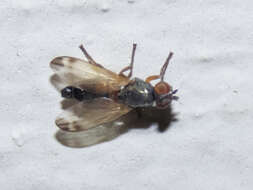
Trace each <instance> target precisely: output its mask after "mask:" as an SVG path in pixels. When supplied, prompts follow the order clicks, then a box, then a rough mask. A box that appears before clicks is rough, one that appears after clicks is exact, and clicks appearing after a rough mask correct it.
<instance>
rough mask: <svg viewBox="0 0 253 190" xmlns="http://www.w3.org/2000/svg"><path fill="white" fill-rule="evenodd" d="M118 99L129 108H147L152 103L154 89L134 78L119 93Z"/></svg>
mask: <svg viewBox="0 0 253 190" xmlns="http://www.w3.org/2000/svg"><path fill="white" fill-rule="evenodd" d="M118 99H119V101H120V102H122V103H124V104H126V105H129V106H130V107H134V108H136V107H149V106H152V105H153V102H154V89H153V87H152V86H151V85H150V84H149V83H146V82H145V81H143V80H141V79H139V78H134V79H133V80H132V81H131V82H130V83H129V84H128V85H126V86H125V87H124V88H123V89H122V90H121V91H120V92H119V95H118Z"/></svg>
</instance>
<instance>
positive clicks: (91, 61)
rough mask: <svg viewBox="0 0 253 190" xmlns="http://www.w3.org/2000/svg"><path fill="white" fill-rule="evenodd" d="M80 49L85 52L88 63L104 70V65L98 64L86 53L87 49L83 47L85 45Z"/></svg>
mask: <svg viewBox="0 0 253 190" xmlns="http://www.w3.org/2000/svg"><path fill="white" fill-rule="evenodd" d="M79 48H80V49H81V51H82V52H83V54H84V56H85V57H86V59H87V60H88V62H89V63H90V64H92V65H96V66H98V67H101V68H103V66H102V65H100V64H98V63H97V62H96V61H94V59H93V58H92V57H91V56H90V55H89V53H88V52H87V51H86V49H85V48H84V47H83V45H82V44H81V45H80V46H79Z"/></svg>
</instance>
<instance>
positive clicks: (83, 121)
mask: <svg viewBox="0 0 253 190" xmlns="http://www.w3.org/2000/svg"><path fill="white" fill-rule="evenodd" d="M130 110H131V108H129V107H128V106H126V105H123V104H119V103H116V102H114V101H112V100H110V99H106V98H98V99H94V100H92V101H84V102H80V103H77V104H75V105H73V106H72V107H70V108H68V109H66V110H65V111H64V112H63V113H62V114H61V115H60V116H58V117H57V118H56V121H55V123H56V125H57V126H58V127H59V128H60V129H62V130H65V131H71V132H76V131H84V130H87V129H90V128H92V127H96V126H98V125H101V124H104V123H108V122H111V121H114V120H116V119H118V118H119V117H120V116H122V115H124V114H126V113H128V112H129V111H130Z"/></svg>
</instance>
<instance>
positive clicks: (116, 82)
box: [50, 44, 178, 132]
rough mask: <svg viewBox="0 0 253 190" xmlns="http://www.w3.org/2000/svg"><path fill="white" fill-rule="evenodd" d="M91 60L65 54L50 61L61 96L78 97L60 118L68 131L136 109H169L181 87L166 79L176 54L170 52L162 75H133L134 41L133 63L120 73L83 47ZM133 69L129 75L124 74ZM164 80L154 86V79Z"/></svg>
mask: <svg viewBox="0 0 253 190" xmlns="http://www.w3.org/2000/svg"><path fill="white" fill-rule="evenodd" d="M80 49H81V51H82V52H83V54H84V55H85V57H86V59H87V61H84V60H81V59H78V58H73V57H68V56H62V57H56V58H55V59H53V60H52V61H51V62H50V66H51V68H52V69H53V70H54V72H55V73H56V75H57V76H58V78H59V81H60V83H61V86H64V87H63V88H61V89H60V91H61V95H62V97H63V98H66V99H75V100H78V101H79V103H76V104H75V105H73V106H72V107H70V108H68V109H67V110H65V111H64V112H63V113H62V114H61V115H60V116H58V117H57V118H56V121H55V123H56V125H57V126H58V127H59V128H60V129H62V130H65V131H72V132H75V131H83V130H87V129H90V128H93V127H96V126H98V125H101V124H104V123H108V122H111V121H114V120H116V119H118V118H119V117H120V116H122V115H125V114H126V113H128V112H130V111H131V110H133V109H135V108H146V107H155V108H157V109H165V108H167V107H168V106H169V105H170V104H171V101H172V100H177V99H178V97H177V96H175V93H176V92H177V90H173V89H172V86H171V85H169V84H168V83H167V82H165V81H164V75H165V72H166V70H167V66H168V64H169V62H170V60H171V58H172V56H173V53H172V52H170V53H169V56H168V57H167V59H166V61H165V63H164V65H163V66H162V68H161V71H160V74H159V75H152V76H149V77H147V78H146V79H145V80H142V79H139V78H131V77H132V74H133V64H134V57H135V51H136V44H133V48H132V55H131V62H130V64H129V66H127V67H125V68H124V69H122V70H121V71H120V72H119V73H118V74H116V73H114V72H112V71H110V70H108V69H106V68H104V67H103V66H102V65H101V64H98V63H97V62H96V61H94V59H93V58H92V57H91V56H90V55H89V54H88V52H87V51H86V49H85V48H84V46H83V45H81V46H80ZM126 71H129V73H128V75H125V74H124V73H125V72H126ZM156 79H159V80H160V81H159V82H158V83H157V84H156V85H155V86H153V85H152V84H151V81H153V80H156Z"/></svg>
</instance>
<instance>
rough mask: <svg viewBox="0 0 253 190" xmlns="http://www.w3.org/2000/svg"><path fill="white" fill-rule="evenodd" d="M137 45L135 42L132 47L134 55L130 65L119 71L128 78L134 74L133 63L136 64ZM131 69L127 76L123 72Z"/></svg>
mask: <svg viewBox="0 0 253 190" xmlns="http://www.w3.org/2000/svg"><path fill="white" fill-rule="evenodd" d="M136 46H137V44H133V49H132V56H131V62H130V65H129V66H127V67H125V68H124V69H122V70H121V71H120V72H119V75H121V76H125V77H127V78H131V76H132V74H133V65H134V55H135V50H136ZM128 70H130V72H129V74H128V75H127V76H126V75H124V74H123V73H124V72H126V71H128Z"/></svg>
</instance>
